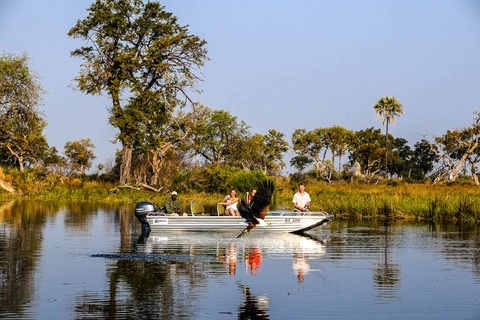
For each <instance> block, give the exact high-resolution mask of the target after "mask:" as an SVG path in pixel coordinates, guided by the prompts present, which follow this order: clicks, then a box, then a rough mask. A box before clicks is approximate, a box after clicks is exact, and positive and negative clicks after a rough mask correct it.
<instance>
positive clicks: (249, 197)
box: [248, 189, 257, 204]
mask: <svg viewBox="0 0 480 320" xmlns="http://www.w3.org/2000/svg"><path fill="white" fill-rule="evenodd" d="M255 193H257V189H253V190H252V193H250V194H249V195H248V204H250V203H252V200H253V197H254V196H255Z"/></svg>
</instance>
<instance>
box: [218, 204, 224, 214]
mask: <svg viewBox="0 0 480 320" xmlns="http://www.w3.org/2000/svg"><path fill="white" fill-rule="evenodd" d="M224 214H225V206H224V205H223V204H220V203H217V215H219V216H223V215H224Z"/></svg>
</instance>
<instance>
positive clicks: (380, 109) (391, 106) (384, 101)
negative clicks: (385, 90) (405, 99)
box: [373, 96, 403, 176]
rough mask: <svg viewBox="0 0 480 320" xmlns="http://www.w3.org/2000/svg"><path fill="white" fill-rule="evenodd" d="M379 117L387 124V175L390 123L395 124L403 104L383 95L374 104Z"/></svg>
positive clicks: (401, 112)
mask: <svg viewBox="0 0 480 320" xmlns="http://www.w3.org/2000/svg"><path fill="white" fill-rule="evenodd" d="M373 109H375V112H376V113H377V117H376V119H378V118H381V119H382V124H385V176H387V172H388V171H387V165H388V162H387V161H388V160H387V159H388V124H389V123H390V122H391V123H393V124H395V120H396V117H397V116H400V115H402V114H403V105H402V104H401V103H400V101H399V100H398V99H397V98H395V97H388V96H387V97H382V98H380V100H378V102H377V104H376V105H374V106H373Z"/></svg>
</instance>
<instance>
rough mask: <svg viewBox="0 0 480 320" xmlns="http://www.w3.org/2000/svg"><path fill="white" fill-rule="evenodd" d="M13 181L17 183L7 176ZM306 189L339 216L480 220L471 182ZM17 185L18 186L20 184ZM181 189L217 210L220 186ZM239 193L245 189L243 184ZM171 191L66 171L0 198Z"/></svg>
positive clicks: (283, 185)
mask: <svg viewBox="0 0 480 320" xmlns="http://www.w3.org/2000/svg"><path fill="white" fill-rule="evenodd" d="M273 179H274V180H275V184H276V190H275V193H274V199H273V204H272V209H287V210H288V209H292V205H291V200H292V197H293V194H294V193H295V192H296V191H297V185H298V183H296V182H294V181H292V180H291V179H290V178H284V177H279V178H273ZM0 180H1V181H2V183H3V184H4V185H7V186H10V187H13V188H14V189H15V185H18V183H14V182H12V181H6V180H5V176H3V177H2V176H0ZM306 186H307V188H306V191H307V192H308V193H309V194H310V196H311V197H312V200H313V204H312V207H311V210H312V211H319V210H324V211H327V212H329V213H330V214H333V215H334V217H335V219H341V220H367V219H371V220H393V221H399V220H402V221H432V222H440V223H443V222H445V223H469V224H478V223H479V222H480V188H478V187H477V186H475V185H474V184H471V183H467V182H464V183H461V182H456V183H451V184H429V183H407V182H399V181H397V180H386V181H384V182H382V183H378V184H374V185H371V184H363V183H347V182H341V183H326V182H315V181H307V184H306ZM18 189H19V188H18V187H17V190H18ZM178 191H179V200H180V201H181V202H182V205H183V206H184V209H185V211H186V212H188V211H189V208H190V201H192V200H193V201H196V202H202V203H203V204H204V205H205V207H206V211H207V212H208V213H210V212H211V213H213V212H215V207H216V203H218V202H219V201H220V200H221V199H222V198H223V197H224V194H223V193H222V192H196V191H195V192H194V191H182V190H178ZM239 192H240V194H241V197H245V195H246V194H245V193H244V192H243V193H242V190H239ZM169 196H170V195H169V193H168V192H166V191H165V192H153V191H151V190H145V189H142V188H137V187H133V186H123V187H119V186H118V185H117V184H114V183H109V182H98V181H90V180H88V179H80V178H78V177H77V178H74V177H62V179H60V180H58V181H49V178H48V176H47V177H46V178H45V179H44V180H43V181H33V180H32V181H29V180H28V178H27V179H24V181H22V183H21V191H17V192H16V193H12V192H7V191H6V190H5V189H4V188H0V202H6V201H12V200H38V201H59V202H63V201H79V202H92V203H105V204H115V205H117V204H122V205H131V206H132V212H133V207H134V205H135V203H137V202H139V201H150V202H152V203H154V204H155V205H156V206H163V203H164V201H165V200H166V199H167V198H168V197H169Z"/></svg>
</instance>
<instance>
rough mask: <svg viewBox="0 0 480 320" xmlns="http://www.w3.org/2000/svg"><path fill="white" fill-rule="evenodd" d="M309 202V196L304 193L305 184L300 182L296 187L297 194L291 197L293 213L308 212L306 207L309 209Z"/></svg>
mask: <svg viewBox="0 0 480 320" xmlns="http://www.w3.org/2000/svg"><path fill="white" fill-rule="evenodd" d="M311 202H312V199H310V195H309V194H308V193H307V192H306V191H305V184H304V183H303V182H301V183H300V184H299V185H298V192H297V193H295V194H294V195H293V211H294V212H305V211H308V207H310V205H311Z"/></svg>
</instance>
